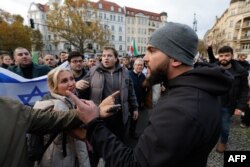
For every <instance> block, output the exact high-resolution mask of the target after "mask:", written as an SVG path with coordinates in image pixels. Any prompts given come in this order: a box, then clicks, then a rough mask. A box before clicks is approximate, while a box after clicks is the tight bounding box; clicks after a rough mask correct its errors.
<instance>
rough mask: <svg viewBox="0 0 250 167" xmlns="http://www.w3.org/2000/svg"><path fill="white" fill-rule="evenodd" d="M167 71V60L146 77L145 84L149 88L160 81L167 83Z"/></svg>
mask: <svg viewBox="0 0 250 167" xmlns="http://www.w3.org/2000/svg"><path fill="white" fill-rule="evenodd" d="M166 66H167V68H166ZM167 71H168V62H167V63H166V62H165V63H163V64H161V65H160V66H159V67H158V68H157V69H156V70H153V71H151V73H150V76H149V77H147V78H146V79H145V81H144V82H143V85H144V86H145V87H148V88H149V87H152V86H153V85H155V84H158V83H165V82H166V81H167Z"/></svg>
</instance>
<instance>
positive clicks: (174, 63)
mask: <svg viewBox="0 0 250 167" xmlns="http://www.w3.org/2000/svg"><path fill="white" fill-rule="evenodd" d="M170 64H171V66H172V67H179V66H180V65H182V62H180V61H179V60H176V59H173V58H171V59H170Z"/></svg>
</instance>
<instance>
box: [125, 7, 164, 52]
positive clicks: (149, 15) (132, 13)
mask: <svg viewBox="0 0 250 167" xmlns="http://www.w3.org/2000/svg"><path fill="white" fill-rule="evenodd" d="M125 11H126V51H127V52H129V47H130V45H131V42H132V40H135V42H136V44H137V51H138V53H139V54H143V53H145V52H146V45H147V42H148V39H149V37H150V36H151V35H152V33H153V32H154V31H155V30H156V29H158V28H160V27H162V26H164V25H165V24H166V23H167V13H166V12H162V13H153V12H149V11H144V10H140V9H135V8H131V7H125Z"/></svg>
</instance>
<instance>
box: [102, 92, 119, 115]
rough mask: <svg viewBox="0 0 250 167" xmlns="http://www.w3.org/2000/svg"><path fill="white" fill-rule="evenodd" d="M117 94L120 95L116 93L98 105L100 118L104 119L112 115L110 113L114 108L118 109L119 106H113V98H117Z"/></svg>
mask: <svg viewBox="0 0 250 167" xmlns="http://www.w3.org/2000/svg"><path fill="white" fill-rule="evenodd" d="M119 93H120V91H116V92H115V93H113V94H112V95H110V96H108V97H106V98H105V99H104V100H103V101H102V103H101V104H100V105H99V108H100V116H101V117H102V118H105V117H108V116H110V115H112V114H113V113H112V112H110V111H111V110H114V109H115V108H116V107H119V105H115V96H117V95H118V94H119Z"/></svg>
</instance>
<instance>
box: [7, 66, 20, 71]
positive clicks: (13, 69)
mask: <svg viewBox="0 0 250 167" xmlns="http://www.w3.org/2000/svg"><path fill="white" fill-rule="evenodd" d="M17 69H18V66H17V65H14V66H9V67H8V70H10V71H16V70H17Z"/></svg>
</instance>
